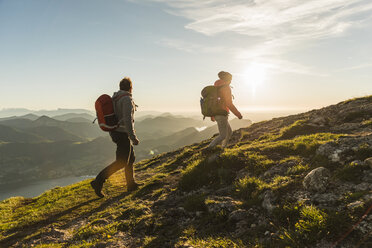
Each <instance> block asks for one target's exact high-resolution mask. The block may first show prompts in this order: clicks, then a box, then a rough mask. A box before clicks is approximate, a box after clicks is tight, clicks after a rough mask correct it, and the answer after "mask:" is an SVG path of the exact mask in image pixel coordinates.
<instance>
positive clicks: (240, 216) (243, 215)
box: [229, 209, 249, 222]
mask: <svg viewBox="0 0 372 248" xmlns="http://www.w3.org/2000/svg"><path fill="white" fill-rule="evenodd" d="M248 217H249V212H248V211H247V210H244V209H238V210H235V211H233V212H231V213H230V214H229V221H233V222H239V221H241V220H245V219H247V218H248Z"/></svg>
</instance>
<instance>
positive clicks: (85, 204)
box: [0, 142, 207, 247]
mask: <svg viewBox="0 0 372 248" xmlns="http://www.w3.org/2000/svg"><path fill="white" fill-rule="evenodd" d="M206 145H207V143H206V142H203V143H201V144H199V145H198V146H197V147H194V149H193V151H192V153H194V152H196V153H197V152H200V151H201V150H202V149H203V148H204V147H205V146H206ZM187 149H188V147H184V148H181V149H178V150H176V151H172V152H168V153H165V154H162V155H161V156H156V157H155V158H152V159H149V160H144V161H141V162H139V163H137V164H135V178H136V180H137V181H138V182H140V183H145V184H146V182H148V181H149V180H150V179H151V178H152V177H153V176H154V175H155V174H156V168H157V167H158V166H159V165H162V164H164V163H167V162H169V161H170V160H172V159H173V158H174V157H175V156H177V155H179V154H181V153H182V152H183V151H184V150H187ZM188 155H191V153H186V155H184V156H188ZM180 176H181V173H180V170H179V171H178V172H177V173H174V174H172V173H171V174H170V175H169V176H167V177H165V178H163V179H162V181H163V182H162V184H163V187H164V189H165V190H167V191H171V189H174V188H175V187H176V185H177V182H178V180H179V178H180ZM90 181H91V179H89V180H85V181H84V182H86V184H87V185H89V182H90ZM52 191H53V189H52ZM88 191H90V192H89V194H88V197H81V198H80V199H78V201H76V202H75V204H74V205H73V206H70V205H69V206H68V207H67V208H66V209H63V210H62V211H61V210H59V211H57V212H55V213H54V212H53V211H52V212H50V213H46V214H45V215H44V216H43V218H42V219H41V220H39V221H36V222H33V223H31V224H26V225H23V226H21V227H20V228H17V227H16V228H13V229H10V230H8V231H7V232H6V235H7V238H5V239H3V240H1V241H0V247H24V246H25V245H26V247H28V246H31V247H32V246H34V245H36V244H39V243H49V242H57V243H71V239H72V238H73V234H74V233H75V232H76V231H77V230H79V228H81V227H83V226H86V225H87V224H88V222H89V218H91V217H92V216H95V215H97V213H100V212H102V211H105V209H108V208H115V206H117V205H119V204H120V202H121V200H122V199H123V198H125V197H127V196H129V195H130V194H129V193H127V192H126V184H125V175H124V171H123V169H121V170H119V171H118V172H116V173H115V174H113V175H112V176H111V177H110V178H109V179H108V180H107V181H106V183H105V184H104V187H103V192H104V194H105V197H104V198H102V199H101V198H98V197H97V196H96V195H95V193H94V191H93V189H91V188H90V187H89V186H88ZM139 191H141V187H140V188H139ZM77 197H78V196H77ZM135 198H136V199H137V200H139V201H140V202H142V203H144V204H145V205H147V206H149V207H151V206H152V204H153V203H154V201H150V202H147V199H146V197H141V196H139V197H135ZM34 201H35V199H34V198H33V199H25V201H24V203H23V204H24V205H27V204H32V203H33V202H34ZM111 219H112V218H111V217H110V216H109V215H107V216H105V220H106V221H107V222H110V220H111ZM118 236H121V239H122V240H123V242H124V241H125V240H126V242H125V243H126V244H117V247H122V245H123V246H124V245H128V243H129V244H130V243H131V242H133V241H131V239H132V237H130V236H129V235H127V234H126V233H124V232H120V233H119V234H118Z"/></svg>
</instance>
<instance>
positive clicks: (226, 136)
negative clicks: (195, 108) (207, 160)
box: [208, 71, 243, 148]
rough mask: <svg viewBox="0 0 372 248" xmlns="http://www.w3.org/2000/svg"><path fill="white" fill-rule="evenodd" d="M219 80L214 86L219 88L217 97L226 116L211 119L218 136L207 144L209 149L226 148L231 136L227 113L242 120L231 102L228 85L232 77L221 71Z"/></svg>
mask: <svg viewBox="0 0 372 248" xmlns="http://www.w3.org/2000/svg"><path fill="white" fill-rule="evenodd" d="M218 77H219V80H217V81H216V82H215V83H214V86H217V87H220V89H219V91H218V95H219V97H220V98H221V101H222V107H223V108H224V109H225V110H226V112H227V114H226V115H216V116H214V117H211V119H212V121H217V125H218V131H219V135H218V136H217V137H216V138H215V139H214V140H213V141H212V142H211V143H210V144H209V146H208V147H209V148H212V147H215V146H216V145H218V144H220V143H221V145H222V147H226V146H227V144H228V142H229V140H230V138H231V135H232V129H231V126H230V124H229V111H230V110H231V112H233V114H234V115H235V116H236V117H238V118H239V119H242V118H243V116H242V114H241V113H240V112H239V111H238V109H237V108H236V107H235V105H234V104H233V102H232V94H231V88H230V84H231V81H232V75H231V74H230V73H228V72H225V71H221V72H219V73H218Z"/></svg>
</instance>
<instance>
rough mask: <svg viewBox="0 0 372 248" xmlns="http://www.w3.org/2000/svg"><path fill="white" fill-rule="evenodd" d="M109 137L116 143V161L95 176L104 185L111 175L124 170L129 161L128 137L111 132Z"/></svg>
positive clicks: (124, 134)
mask: <svg viewBox="0 0 372 248" xmlns="http://www.w3.org/2000/svg"><path fill="white" fill-rule="evenodd" d="M110 135H111V138H112V141H113V142H115V143H116V161H114V162H113V163H111V164H110V165H109V166H107V167H106V168H105V169H103V170H102V171H101V172H100V173H99V174H98V175H97V177H96V180H97V181H98V182H100V183H104V182H105V181H106V179H107V178H109V177H110V176H111V175H112V174H114V173H115V172H117V171H118V170H120V169H122V168H124V166H125V165H126V164H127V163H128V159H129V154H130V141H129V138H128V135H127V134H126V133H121V132H112V133H111V134H110Z"/></svg>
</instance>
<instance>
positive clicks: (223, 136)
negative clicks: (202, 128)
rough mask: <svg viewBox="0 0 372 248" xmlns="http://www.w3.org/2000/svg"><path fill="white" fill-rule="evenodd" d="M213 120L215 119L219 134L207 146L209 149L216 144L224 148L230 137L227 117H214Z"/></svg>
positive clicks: (230, 132) (230, 131)
mask: <svg viewBox="0 0 372 248" xmlns="http://www.w3.org/2000/svg"><path fill="white" fill-rule="evenodd" d="M214 118H215V119H216V122H217V125H218V131H219V132H220V134H219V135H218V136H217V137H216V138H215V139H214V140H213V141H212V142H211V143H210V144H209V147H215V146H216V145H218V144H221V145H222V147H226V146H227V144H228V142H229V140H230V138H231V135H232V130H231V126H230V124H229V116H228V115H226V116H225V115H216V116H215V117H214Z"/></svg>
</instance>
